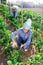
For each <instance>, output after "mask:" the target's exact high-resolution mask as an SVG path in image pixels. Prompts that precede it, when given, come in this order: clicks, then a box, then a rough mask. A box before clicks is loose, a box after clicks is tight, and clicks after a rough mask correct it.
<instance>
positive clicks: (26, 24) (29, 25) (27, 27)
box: [23, 18, 32, 32]
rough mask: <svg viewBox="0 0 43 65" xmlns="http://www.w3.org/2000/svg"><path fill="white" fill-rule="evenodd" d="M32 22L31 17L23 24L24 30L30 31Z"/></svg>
mask: <svg viewBox="0 0 43 65" xmlns="http://www.w3.org/2000/svg"><path fill="white" fill-rule="evenodd" d="M31 23H32V20H31V19H30V18H29V19H28V20H27V21H26V22H25V23H24V26H23V31H25V32H28V31H29V30H30V28H31Z"/></svg>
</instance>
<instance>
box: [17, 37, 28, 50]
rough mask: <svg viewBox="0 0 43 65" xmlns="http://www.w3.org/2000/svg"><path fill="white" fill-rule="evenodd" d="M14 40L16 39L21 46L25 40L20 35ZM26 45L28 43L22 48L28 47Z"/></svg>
mask: <svg viewBox="0 0 43 65" xmlns="http://www.w3.org/2000/svg"><path fill="white" fill-rule="evenodd" d="M16 41H17V43H18V45H19V46H21V44H24V43H25V41H23V40H22V38H21V37H17V38H16ZM28 47H29V45H25V46H24V49H28Z"/></svg>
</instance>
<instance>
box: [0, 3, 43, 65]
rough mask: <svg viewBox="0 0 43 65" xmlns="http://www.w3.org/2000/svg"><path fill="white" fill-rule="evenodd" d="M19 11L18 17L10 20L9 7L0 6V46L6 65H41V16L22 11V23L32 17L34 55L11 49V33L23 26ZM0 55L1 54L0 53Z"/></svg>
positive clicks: (42, 35)
mask: <svg viewBox="0 0 43 65" xmlns="http://www.w3.org/2000/svg"><path fill="white" fill-rule="evenodd" d="M21 15H22V13H21V10H19V12H18V17H17V19H16V18H11V15H10V12H9V6H7V5H3V4H0V46H2V49H3V53H4V54H5V58H6V59H7V61H6V63H7V65H43V15H42V14H38V13H36V12H34V11H30V10H23V23H24V22H25V21H26V20H27V19H28V18H29V17H32V28H31V29H32V31H33V36H32V41H31V46H32V45H34V46H35V48H36V53H34V52H33V51H32V52H33V53H30V51H31V50H32V49H31V46H30V51H28V52H27V53H25V52H24V51H18V50H19V48H18V49H14V50H12V49H11V38H10V35H11V33H12V31H15V30H17V29H18V28H21V27H22V26H23V23H22V17H21ZM0 55H1V53H0ZM0 60H1V59H0Z"/></svg>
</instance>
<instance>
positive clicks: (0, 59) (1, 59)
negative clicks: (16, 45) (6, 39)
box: [0, 45, 7, 65]
mask: <svg viewBox="0 0 43 65" xmlns="http://www.w3.org/2000/svg"><path fill="white" fill-rule="evenodd" d="M6 61H7V60H6V58H5V54H4V52H3V49H2V46H1V45H0V65H7V63H6Z"/></svg>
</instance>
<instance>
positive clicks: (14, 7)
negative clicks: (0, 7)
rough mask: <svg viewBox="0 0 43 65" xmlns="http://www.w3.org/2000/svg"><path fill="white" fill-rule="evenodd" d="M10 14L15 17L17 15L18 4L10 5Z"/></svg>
mask: <svg viewBox="0 0 43 65" xmlns="http://www.w3.org/2000/svg"><path fill="white" fill-rule="evenodd" d="M10 12H11V16H12V17H14V18H17V16H18V6H12V7H11V8H10Z"/></svg>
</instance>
